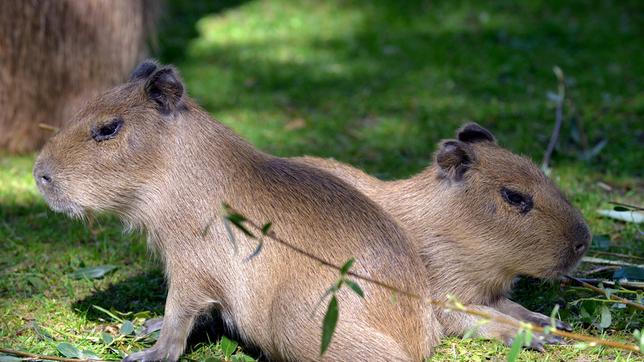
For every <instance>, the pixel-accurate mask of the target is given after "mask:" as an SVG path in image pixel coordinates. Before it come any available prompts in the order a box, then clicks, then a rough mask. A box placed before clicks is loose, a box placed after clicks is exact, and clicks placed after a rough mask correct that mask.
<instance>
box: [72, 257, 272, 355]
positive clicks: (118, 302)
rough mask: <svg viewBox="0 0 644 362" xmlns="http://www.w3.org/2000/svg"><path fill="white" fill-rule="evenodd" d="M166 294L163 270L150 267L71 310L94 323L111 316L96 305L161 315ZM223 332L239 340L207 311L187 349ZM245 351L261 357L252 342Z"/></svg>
mask: <svg viewBox="0 0 644 362" xmlns="http://www.w3.org/2000/svg"><path fill="white" fill-rule="evenodd" d="M166 295H167V288H166V283H165V279H164V276H163V272H162V271H161V270H160V269H151V270H146V271H145V272H143V273H141V274H137V275H135V276H133V277H130V278H128V279H126V280H123V281H120V282H118V283H114V284H112V285H110V286H109V287H107V288H106V289H104V290H100V291H97V292H96V293H94V294H92V295H90V296H89V297H87V298H84V299H81V300H78V301H76V302H74V303H73V304H72V309H73V310H74V311H76V313H78V314H81V315H84V316H85V317H86V318H87V319H88V320H91V321H94V322H101V320H105V319H108V318H109V316H107V315H105V313H104V312H101V311H99V310H98V309H96V308H94V307H93V306H95V305H96V306H99V307H102V308H104V309H107V310H112V309H114V310H117V311H119V312H123V313H130V312H131V313H132V314H136V313H138V312H146V311H147V312H151V313H152V314H153V315H159V316H162V315H163V311H164V304H165V299H166ZM124 318H125V319H127V318H128V317H124ZM224 335H225V336H227V337H229V338H231V339H233V340H236V341H240V336H239V335H238V334H237V333H236V332H235V330H234V329H231V328H230V326H227V325H226V324H225V323H224V322H223V320H222V318H221V316H220V313H219V312H218V311H216V310H213V311H210V312H207V311H206V312H204V313H203V314H202V315H201V316H200V317H199V318H198V319H197V321H196V323H195V326H194V328H193V329H192V332H191V333H190V337H189V338H188V343H187V346H188V347H187V349H186V351H192V350H193V349H195V348H197V347H198V346H199V345H200V344H206V343H216V342H217V341H219V339H220V338H221V337H222V336H224ZM243 350H244V353H246V354H248V355H250V356H252V357H254V358H260V361H261V360H262V359H261V352H260V350H259V349H257V348H255V347H253V346H252V345H244V346H243Z"/></svg>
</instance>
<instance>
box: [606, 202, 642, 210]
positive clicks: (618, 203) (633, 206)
mask: <svg viewBox="0 0 644 362" xmlns="http://www.w3.org/2000/svg"><path fill="white" fill-rule="evenodd" d="M608 203H609V204H612V205H617V206H623V207H628V208H631V209H635V210H639V211H644V207H641V206H635V205H629V204H625V203H623V202H617V201H609V202H608Z"/></svg>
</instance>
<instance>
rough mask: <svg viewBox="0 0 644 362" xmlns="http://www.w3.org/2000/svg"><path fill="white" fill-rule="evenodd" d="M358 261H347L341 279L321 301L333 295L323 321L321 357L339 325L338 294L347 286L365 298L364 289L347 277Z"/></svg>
mask: <svg viewBox="0 0 644 362" xmlns="http://www.w3.org/2000/svg"><path fill="white" fill-rule="evenodd" d="M355 261H356V260H355V259H354V258H351V259H349V260H347V262H346V263H344V264H343V265H342V267H341V268H340V278H339V279H338V280H337V281H336V282H335V283H333V285H331V287H330V288H329V289H327V291H326V292H325V293H324V295H323V296H322V298H321V300H323V299H324V298H326V297H327V296H328V295H329V294H330V295H331V300H330V301H329V306H328V307H327V310H326V313H325V314H324V320H323V321H322V343H321V344H320V356H322V355H323V354H324V352H326V350H327V349H328V348H329V345H330V344H331V338H332V337H333V333H334V332H335V327H336V325H337V324H338V317H339V315H340V307H339V305H338V299H337V297H336V294H337V293H338V291H339V290H340V288H341V287H342V286H343V285H347V286H348V287H349V288H350V289H351V290H353V292H354V293H356V294H357V295H358V296H360V297H361V298H364V292H363V291H362V288H361V287H360V286H359V285H358V283H356V282H355V281H353V280H351V279H349V278H348V277H347V275H348V274H349V270H350V269H351V267H352V266H353V263H354V262H355Z"/></svg>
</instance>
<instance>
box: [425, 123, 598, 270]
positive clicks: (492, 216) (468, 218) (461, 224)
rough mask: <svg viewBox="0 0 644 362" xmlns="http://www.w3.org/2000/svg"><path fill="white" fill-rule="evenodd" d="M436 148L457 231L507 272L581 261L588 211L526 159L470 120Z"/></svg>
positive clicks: (567, 267)
mask: <svg viewBox="0 0 644 362" xmlns="http://www.w3.org/2000/svg"><path fill="white" fill-rule="evenodd" d="M456 138H457V139H455V140H445V141H443V142H442V143H441V145H440V149H439V150H438V151H437V152H436V154H435V165H436V167H437V168H438V175H439V176H438V177H439V178H440V179H441V182H440V183H441V184H442V187H441V190H442V193H443V196H442V197H445V203H444V205H445V208H446V209H445V210H444V213H445V214H446V215H449V217H450V218H452V219H453V221H452V222H450V221H448V224H449V225H451V226H452V227H453V229H454V230H453V235H462V236H464V237H463V238H462V239H461V240H462V242H463V243H466V245H463V246H464V247H466V248H468V249H470V250H473V251H476V252H478V253H480V257H481V258H487V257H486V256H488V255H489V257H490V258H492V257H493V258H494V259H489V258H488V260H498V261H499V264H500V265H499V267H501V268H502V269H504V270H506V271H507V272H508V274H522V275H528V276H533V277H555V276H557V275H559V274H562V273H566V272H568V271H569V270H571V269H572V268H574V267H575V266H576V264H577V263H578V262H579V260H580V259H581V257H582V256H583V254H584V253H585V252H586V250H587V249H588V246H589V243H590V239H591V235H590V230H589V228H588V226H587V225H586V222H585V221H584V219H583V217H582V215H581V213H580V212H579V210H577V209H576V208H575V207H574V206H573V205H572V204H571V203H570V202H569V201H568V200H567V199H566V197H565V196H564V194H563V193H562V192H561V191H560V190H559V189H558V188H557V186H556V185H555V184H554V183H553V182H552V181H551V180H550V179H549V178H548V177H547V176H546V175H545V174H544V173H543V172H542V171H541V170H540V169H539V167H537V166H536V165H535V164H534V163H533V162H532V161H530V160H529V159H527V158H524V157H521V156H518V155H516V154H513V153H512V152H510V151H508V150H506V149H504V148H501V147H500V146H498V145H497V143H496V140H495V138H494V136H493V135H492V133H490V132H489V131H488V130H486V129H484V128H483V127H481V126H479V125H478V124H475V123H470V124H466V125H465V126H463V127H462V128H461V129H460V130H459V131H458V133H457V136H456Z"/></svg>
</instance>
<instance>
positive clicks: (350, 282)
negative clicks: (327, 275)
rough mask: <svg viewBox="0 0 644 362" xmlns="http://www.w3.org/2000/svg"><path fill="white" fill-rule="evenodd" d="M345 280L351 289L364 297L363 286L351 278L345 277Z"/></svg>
mask: <svg viewBox="0 0 644 362" xmlns="http://www.w3.org/2000/svg"><path fill="white" fill-rule="evenodd" d="M344 282H345V283H346V284H347V285H348V286H349V288H351V290H353V291H354V292H355V293H356V294H357V295H359V296H360V298H364V291H363V290H362V288H360V286H359V285H358V283H356V282H354V281H353V280H349V279H345V281H344Z"/></svg>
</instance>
